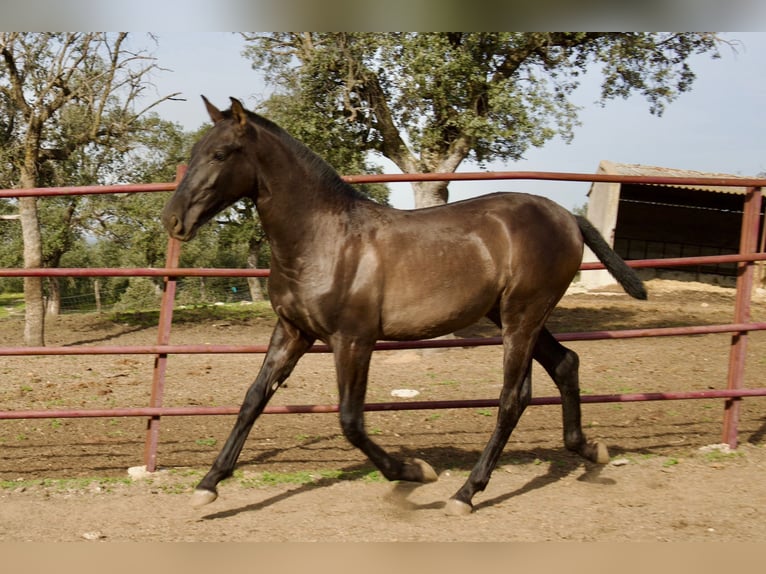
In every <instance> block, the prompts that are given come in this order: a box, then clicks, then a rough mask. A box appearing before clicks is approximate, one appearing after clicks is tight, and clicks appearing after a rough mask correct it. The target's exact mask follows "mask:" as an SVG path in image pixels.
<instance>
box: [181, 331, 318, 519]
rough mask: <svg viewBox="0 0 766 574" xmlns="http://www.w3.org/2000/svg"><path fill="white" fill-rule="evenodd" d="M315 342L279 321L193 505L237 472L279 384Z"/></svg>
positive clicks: (212, 496)
mask: <svg viewBox="0 0 766 574" xmlns="http://www.w3.org/2000/svg"><path fill="white" fill-rule="evenodd" d="M313 342H314V341H313V339H311V338H308V337H306V336H305V335H304V334H303V333H302V332H301V331H299V330H298V329H296V328H295V327H293V326H291V325H289V324H287V323H285V322H283V321H281V320H280V321H278V322H277V325H276V327H275V328H274V332H273V333H272V335H271V342H270V343H269V350H268V351H267V353H266V357H265V358H264V360H263V365H262V366H261V370H260V371H259V372H258V376H257V378H256V379H255V382H254V383H253V384H252V385H251V386H250V388H249V389H248V391H247V394H246V395H245V400H244V402H243V403H242V407H241V408H240V410H239V415H238V416H237V421H236V423H235V424H234V428H233V429H232V431H231V434H230V435H229V438H228V439H227V441H226V444H225V445H224V446H223V448H222V449H221V452H220V454H219V455H218V457H217V458H216V459H215V462H214V463H213V466H212V467H211V468H210V470H209V471H208V473H207V474H206V475H205V477H204V478H203V479H202V480H201V481H200V483H199V484H198V485H197V488H196V490H195V491H194V494H193V496H192V505H194V506H202V505H203V504H208V503H210V502H213V501H214V500H215V499H216V498H217V497H218V493H217V489H216V486H217V485H218V483H219V482H220V481H222V480H223V479H224V478H227V477H229V476H231V474H232V473H233V472H234V465H235V464H236V463H237V458H239V454H240V452H242V447H243V446H244V444H245V440H246V439H247V435H248V434H249V433H250V429H251V428H252V427H253V423H255V420H256V419H257V418H258V416H259V415H260V414H261V413H262V412H263V409H264V408H265V407H266V404H267V403H268V402H269V399H270V398H271V396H272V395H273V394H274V393H275V392H276V390H277V389H278V388H279V385H280V384H281V383H282V382H283V381H284V380H285V379H286V378H287V377H288V376H290V373H291V372H292V370H293V368H294V367H295V364H296V363H297V362H298V359H300V358H301V357H302V356H303V354H304V353H305V352H306V351H307V350H308V349H309V347H311V345H312V344H313Z"/></svg>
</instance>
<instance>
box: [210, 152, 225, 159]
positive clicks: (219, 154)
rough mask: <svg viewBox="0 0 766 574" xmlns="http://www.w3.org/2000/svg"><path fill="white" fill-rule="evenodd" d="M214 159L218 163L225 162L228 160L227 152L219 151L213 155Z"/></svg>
mask: <svg viewBox="0 0 766 574" xmlns="http://www.w3.org/2000/svg"><path fill="white" fill-rule="evenodd" d="M213 159H215V160H216V161H223V160H225V159H226V152H225V151H222V150H218V151H217V152H215V153H214V154H213Z"/></svg>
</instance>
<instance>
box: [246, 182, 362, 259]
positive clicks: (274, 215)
mask: <svg viewBox="0 0 766 574" xmlns="http://www.w3.org/2000/svg"><path fill="white" fill-rule="evenodd" d="M263 187H264V188H265V189H263V188H262V191H264V192H265V193H263V194H261V195H259V197H258V199H257V200H256V202H255V203H256V208H257V210H258V214H259V217H260V219H261V224H262V225H263V229H264V231H265V232H266V236H267V237H268V240H269V243H270V244H271V247H272V252H273V254H274V255H276V256H277V257H282V258H286V257H301V256H303V255H305V253H306V252H307V251H308V250H311V249H313V247H312V246H313V245H314V244H315V243H316V241H317V240H318V239H319V238H321V237H322V236H326V235H327V234H331V233H334V232H335V230H336V229H337V228H338V227H339V226H342V225H343V221H344V218H346V217H347V216H348V206H347V203H348V201H349V200H348V199H347V198H343V197H338V196H337V195H336V194H334V193H333V190H332V189H328V186H327V185H326V184H323V183H322V182H321V181H306V179H305V178H303V177H300V176H296V177H294V178H293V177H289V178H284V177H280V178H278V180H276V182H269V183H266V185H265V186H263Z"/></svg>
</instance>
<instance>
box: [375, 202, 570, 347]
mask: <svg viewBox="0 0 766 574" xmlns="http://www.w3.org/2000/svg"><path fill="white" fill-rule="evenodd" d="M375 242H376V244H375V246H374V247H373V248H374V249H376V251H377V253H378V259H379V261H380V265H381V271H382V272H381V273H380V277H381V278H382V281H383V288H382V291H381V295H382V305H381V319H382V325H383V327H384V332H385V336H386V337H387V338H411V337H413V336H414V335H418V336H426V335H428V336H430V335H432V334H433V333H432V332H427V333H412V332H410V328H411V327H412V326H413V325H414V322H413V321H412V315H413V314H417V315H419V316H420V318H421V320H420V321H418V323H419V324H420V325H421V326H422V325H430V324H433V332H436V331H443V332H449V331H450V330H454V329H458V328H461V327H462V326H464V325H467V324H470V323H471V322H473V321H475V320H476V319H478V318H480V317H482V316H483V315H485V314H486V313H488V312H489V311H490V309H492V308H493V307H494V306H495V305H497V303H498V301H499V300H500V298H501V297H503V296H505V297H529V296H532V297H542V298H545V299H557V298H558V297H560V296H561V294H563V292H564V290H565V289H566V287H567V286H568V285H569V282H570V281H571V279H572V277H573V276H574V274H575V273H576V271H577V269H578V267H579V264H580V261H581V257H582V236H581V234H580V232H579V229H578V227H577V222H576V220H575V219H574V217H573V216H572V215H571V214H570V213H569V212H568V211H566V210H565V209H564V208H562V207H561V206H559V205H557V204H556V203H554V202H552V201H550V200H548V199H546V198H542V197H539V196H533V195H527V194H518V193H496V194H491V195H486V196H481V197H477V198H473V199H468V200H464V201H460V202H455V203H452V204H448V205H446V206H441V207H434V208H427V209H423V210H414V211H401V212H398V213H397V214H392V215H391V217H390V219H388V221H387V225H386V226H385V228H383V229H380V231H379V232H378V233H376V234H375ZM437 324H438V326H437Z"/></svg>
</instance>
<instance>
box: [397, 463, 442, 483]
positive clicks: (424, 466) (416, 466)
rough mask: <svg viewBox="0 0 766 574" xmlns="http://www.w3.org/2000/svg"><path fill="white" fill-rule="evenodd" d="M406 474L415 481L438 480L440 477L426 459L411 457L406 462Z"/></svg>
mask: <svg viewBox="0 0 766 574" xmlns="http://www.w3.org/2000/svg"><path fill="white" fill-rule="evenodd" d="M404 474H405V476H407V477H408V478H405V479H403V480H410V481H413V482H436V481H437V480H439V477H438V476H437V474H436V471H435V470H434V469H433V467H432V466H431V465H430V464H428V463H427V462H426V461H424V460H420V459H419V458H411V459H409V460H407V461H406V462H405V469H404Z"/></svg>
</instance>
